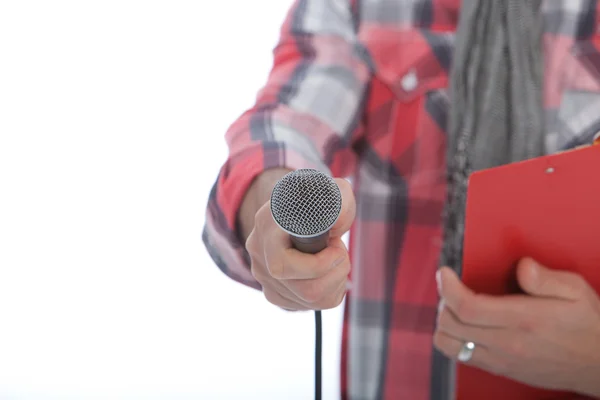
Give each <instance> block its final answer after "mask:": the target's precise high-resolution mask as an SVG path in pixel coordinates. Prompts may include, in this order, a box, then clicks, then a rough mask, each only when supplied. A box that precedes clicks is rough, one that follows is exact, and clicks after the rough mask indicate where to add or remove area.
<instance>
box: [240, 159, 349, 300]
mask: <svg viewBox="0 0 600 400" xmlns="http://www.w3.org/2000/svg"><path fill="white" fill-rule="evenodd" d="M284 172H285V171H281V170H279V173H275V172H273V173H272V175H273V176H272V177H271V179H265V177H262V179H263V181H262V184H261V182H258V183H257V184H255V185H254V186H255V187H254V188H251V191H252V190H258V191H262V192H261V193H260V194H259V197H261V198H263V199H264V198H268V196H266V195H265V193H264V192H265V191H266V189H267V188H272V187H273V185H274V183H275V181H276V179H274V178H275V177H281V176H283V174H284ZM265 181H266V182H265ZM265 183H266V184H265ZM336 183H337V184H338V186H339V188H340V191H341V194H342V210H341V213H340V216H339V218H338V220H337V222H336V223H335V225H334V226H333V227H332V229H331V231H330V238H329V244H328V246H327V247H326V248H325V249H324V250H322V251H321V252H319V253H317V254H306V253H301V252H300V251H298V250H296V249H294V248H293V247H292V243H291V241H290V239H289V235H288V234H287V233H286V232H284V231H283V230H282V229H281V228H280V227H279V226H278V225H277V224H276V223H275V221H274V220H273V217H272V215H271V210H270V205H269V202H268V200H267V201H265V202H264V203H263V204H262V205H261V206H260V207H259V208H258V211H257V212H256V213H255V214H254V223H253V228H252V231H251V232H250V234H249V236H248V238H247V240H246V249H247V250H248V253H249V254H250V257H251V260H252V266H251V268H252V275H253V276H254V278H255V279H256V280H257V281H258V282H259V283H260V284H261V285H262V288H263V293H264V295H265V297H266V298H267V300H268V301H269V302H271V303H273V304H275V305H277V306H279V307H281V308H284V309H286V310H293V311H299V310H324V309H330V308H334V307H337V306H338V305H339V304H340V303H341V302H342V300H343V299H344V296H345V294H346V288H347V282H348V274H349V272H350V259H349V256H348V250H347V249H346V246H345V245H344V243H343V242H342V239H341V237H342V235H343V234H344V233H346V232H347V231H348V230H349V229H350V226H351V225H352V222H353V221H354V216H355V214H356V205H355V201H354V195H353V193H352V188H351V186H350V184H349V183H348V182H347V181H345V180H343V179H336ZM261 186H262V187H261ZM268 194H270V191H269V193H268ZM249 196H256V193H254V194H249ZM248 201H250V202H251V201H252V200H248ZM244 208H245V207H244V206H242V210H241V213H242V215H243V214H244V212H248V210H247V209H246V210H244ZM246 208H252V205H249V206H248V207H246ZM242 225H244V223H243V220H242ZM248 225H249V223H248V221H247V223H246V229H248ZM242 229H244V226H242Z"/></svg>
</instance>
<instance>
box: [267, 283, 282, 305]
mask: <svg viewBox="0 0 600 400" xmlns="http://www.w3.org/2000/svg"><path fill="white" fill-rule="evenodd" d="M263 295H264V296H265V299H267V301H268V302H269V303H271V304H274V305H276V306H280V304H279V296H278V295H277V293H276V292H275V291H274V290H272V289H270V288H268V287H264V288H263Z"/></svg>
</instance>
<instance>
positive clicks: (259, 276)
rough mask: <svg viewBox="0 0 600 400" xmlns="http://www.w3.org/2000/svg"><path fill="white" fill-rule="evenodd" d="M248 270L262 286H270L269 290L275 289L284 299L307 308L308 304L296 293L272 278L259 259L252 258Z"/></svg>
mask: <svg viewBox="0 0 600 400" xmlns="http://www.w3.org/2000/svg"><path fill="white" fill-rule="evenodd" d="M250 272H251V273H252V276H253V277H254V279H256V281H257V282H258V283H260V284H261V286H262V288H263V289H264V288H270V289H271V290H275V291H277V293H279V295H280V296H282V297H284V298H285V299H287V300H289V301H291V302H293V303H298V304H301V305H303V306H304V307H305V308H308V307H309V306H308V304H307V303H304V302H303V300H302V299H300V298H299V297H298V296H297V295H295V294H294V293H293V292H292V291H291V290H290V289H289V288H287V287H286V286H285V285H284V284H283V283H282V281H278V280H277V279H273V277H271V275H270V274H269V271H267V268H266V267H265V266H264V265H263V264H261V262H260V260H256V259H252V263H251V267H250Z"/></svg>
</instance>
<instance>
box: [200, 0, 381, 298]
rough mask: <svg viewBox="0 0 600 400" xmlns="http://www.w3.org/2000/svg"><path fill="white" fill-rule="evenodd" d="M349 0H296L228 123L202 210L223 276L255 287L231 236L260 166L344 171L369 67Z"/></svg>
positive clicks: (351, 161)
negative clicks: (223, 154) (266, 64)
mask: <svg viewBox="0 0 600 400" xmlns="http://www.w3.org/2000/svg"><path fill="white" fill-rule="evenodd" d="M355 24H356V18H355V12H354V11H353V8H352V1H350V0H312V1H311V0H297V1H296V2H295V3H294V5H293V6H292V8H291V9H290V11H289V12H288V14H287V16H286V19H285V22H284V24H283V26H282V28H281V34H280V39H279V42H278V44H277V46H276V47H275V49H274V52H273V57H274V59H273V67H272V69H271V72H270V74H269V77H268V80H267V83H266V84H265V85H264V87H263V88H262V89H261V90H260V92H259V93H258V95H257V98H256V102H255V104H254V106H253V107H252V109H250V110H248V111H246V112H245V113H243V114H242V115H241V116H240V117H239V118H238V119H237V120H236V121H235V122H234V123H233V124H232V125H231V127H230V128H229V130H228V131H227V133H226V135H225V138H226V142H227V146H228V150H229V155H228V159H227V160H226V162H225V163H224V165H223V166H222V167H221V170H220V172H219V175H218V177H217V181H216V183H215V184H214V186H213V188H212V190H211V193H210V196H209V200H208V205H207V210H206V222H205V226H204V231H203V235H202V237H203V241H204V244H205V246H206V248H207V250H208V253H209V254H210V256H211V257H212V259H213V260H214V262H215V263H216V265H217V266H218V267H219V268H220V269H221V270H222V271H223V272H224V273H225V274H226V275H228V276H229V277H230V278H232V279H233V280H235V281H238V282H240V283H243V284H245V285H247V286H250V287H254V288H256V289H260V285H259V284H258V283H257V282H256V281H255V280H254V278H253V277H252V274H251V273H250V267H249V257H248V254H247V252H246V250H245V247H244V243H242V242H241V240H240V239H239V237H238V233H237V229H236V228H237V227H236V225H237V224H236V220H237V213H238V210H239V208H240V205H241V202H242V200H243V197H244V195H245V193H246V191H247V189H248V187H249V186H250V184H251V183H252V181H253V180H254V179H255V178H256V177H257V176H258V175H259V174H260V173H261V172H262V171H264V170H266V169H269V168H275V167H286V168H289V169H292V170H295V169H299V168H314V169H318V170H321V171H324V172H326V173H329V174H332V175H334V176H348V175H349V174H350V173H351V172H352V170H353V169H354V167H355V164H356V154H355V153H354V151H353V150H352V148H353V144H354V143H356V141H357V140H358V139H359V136H360V135H361V132H362V129H361V128H360V120H361V114H362V107H363V106H364V105H363V100H364V97H365V91H366V88H367V85H368V82H369V79H370V69H369V68H368V63H367V62H366V57H365V56H364V54H365V53H364V52H363V51H361V47H360V46H359V45H358V41H357V40H356V26H355Z"/></svg>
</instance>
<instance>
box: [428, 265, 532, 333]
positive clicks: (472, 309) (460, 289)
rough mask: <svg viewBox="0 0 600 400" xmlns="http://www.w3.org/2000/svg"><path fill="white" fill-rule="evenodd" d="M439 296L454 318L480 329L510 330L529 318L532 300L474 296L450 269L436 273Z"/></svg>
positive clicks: (526, 298)
mask: <svg viewBox="0 0 600 400" xmlns="http://www.w3.org/2000/svg"><path fill="white" fill-rule="evenodd" d="M438 277H439V278H438V281H439V287H440V289H439V290H440V296H441V297H442V298H443V299H444V303H445V305H446V306H447V307H448V308H449V309H450V310H452V312H453V313H454V314H455V315H456V316H457V318H458V319H459V320H460V321H461V322H463V323H465V324H469V325H476V326H481V327H495V328H503V327H511V326H515V325H518V324H519V323H520V322H521V321H522V320H523V318H524V317H529V316H530V315H531V312H532V310H533V309H534V308H533V307H532V306H534V305H535V304H536V302H535V299H531V298H528V297H526V296H501V297H493V296H488V295H484V294H476V293H474V292H473V291H472V290H471V289H469V288H468V287H467V286H465V285H464V284H463V283H462V282H461V281H460V279H459V278H458V276H457V275H456V273H455V272H454V271H452V270H451V269H450V268H447V267H444V268H441V269H440V270H439V272H438Z"/></svg>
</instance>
